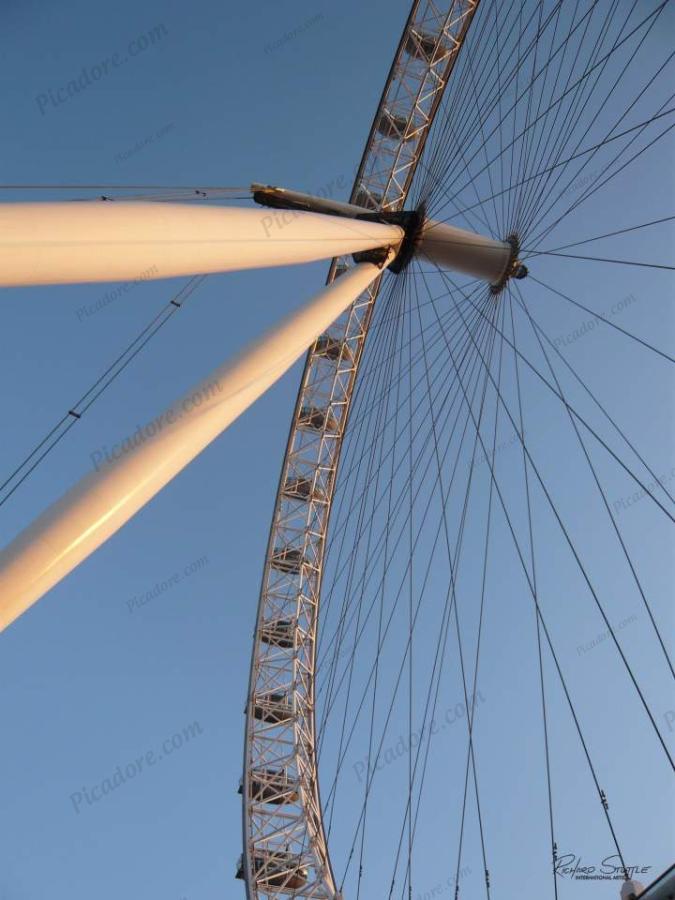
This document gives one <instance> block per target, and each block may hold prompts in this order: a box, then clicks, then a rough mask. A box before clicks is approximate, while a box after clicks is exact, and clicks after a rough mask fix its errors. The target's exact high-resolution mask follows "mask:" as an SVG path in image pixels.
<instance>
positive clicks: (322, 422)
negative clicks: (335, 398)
mask: <svg viewBox="0 0 675 900" xmlns="http://www.w3.org/2000/svg"><path fill="white" fill-rule="evenodd" d="M298 425H299V426H300V427H304V428H314V429H315V430H316V431H321V430H323V429H325V430H326V431H337V429H338V421H337V419H336V418H335V416H334V415H333V412H332V411H331V410H327V409H318V408H317V407H316V406H303V407H302V409H301V410H300V418H299V419H298Z"/></svg>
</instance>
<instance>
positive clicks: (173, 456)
mask: <svg viewBox="0 0 675 900" xmlns="http://www.w3.org/2000/svg"><path fill="white" fill-rule="evenodd" d="M392 257H393V253H390V259H391V258H392ZM381 271H382V270H381V269H380V268H379V267H378V266H376V265H373V264H372V263H359V264H358V265H356V266H355V267H354V268H353V269H351V270H350V271H349V272H347V273H345V274H344V275H343V276H342V277H341V278H338V279H337V280H336V281H334V282H332V283H331V284H330V285H328V287H326V288H324V289H323V290H322V291H320V292H319V293H318V294H316V295H315V296H314V297H313V298H312V300H310V302H309V303H307V304H306V305H305V306H303V307H302V308H301V309H300V310H298V311H297V312H294V313H292V314H291V315H289V316H287V317H286V319H284V320H283V321H282V322H281V324H280V325H278V326H276V327H275V328H274V329H272V330H271V331H270V332H268V333H267V334H266V335H265V336H264V337H262V338H261V339H260V340H258V341H256V342H255V343H254V344H252V345H251V346H250V347H249V348H248V349H246V350H245V351H244V352H243V353H241V354H240V355H239V356H238V357H236V358H235V360H234V361H230V362H227V363H225V364H224V365H222V366H221V367H219V368H218V369H216V371H215V372H213V374H212V375H211V376H210V377H209V378H207V379H205V380H204V381H202V382H201V383H200V384H199V385H197V386H196V387H195V388H194V389H193V390H191V391H189V392H188V393H187V394H185V395H184V396H183V397H182V398H181V399H180V400H178V401H177V402H176V403H174V404H173V405H172V406H171V407H169V409H168V410H166V411H165V412H164V413H163V414H162V415H161V416H159V417H158V418H157V419H155V420H153V422H151V423H149V424H148V425H147V426H146V427H145V428H144V429H137V432H136V434H135V435H134V437H133V438H130V439H129V440H128V442H122V448H123V449H122V450H121V451H120V452H119V453H118V454H117V458H112V457H110V458H109V459H107V460H106V461H105V462H104V463H103V465H101V466H100V467H99V468H98V470H97V471H95V472H92V473H90V474H89V475H87V476H86V477H85V478H83V479H82V480H81V481H80V482H79V483H78V484H76V485H75V486H74V487H73V488H71V489H70V490H69V491H68V492H67V493H66V494H65V495H64V496H63V497H62V498H61V499H60V500H58V501H57V502H56V503H55V504H53V505H52V506H51V507H50V508H49V509H47V510H46V512H44V513H43V514H42V515H41V516H40V517H39V518H38V519H37V520H36V521H35V522H34V523H33V524H32V525H30V526H29V527H28V528H27V529H26V530H25V531H23V532H22V533H21V534H20V535H19V536H18V537H17V538H15V540H14V541H13V542H12V543H11V544H10V545H9V546H8V547H7V548H6V549H5V550H4V551H3V552H2V553H1V554H0V629H4V628H5V627H6V626H7V625H9V624H10V623H11V622H12V621H14V619H16V618H17V617H18V616H19V615H21V613H23V612H24V611H25V610H26V609H27V608H28V607H29V606H31V604H33V603H35V601H36V600H38V599H39V598H40V597H42V596H43V594H45V593H46V591H48V590H49V589H50V588H51V587H53V586H54V585H55V584H57V583H58V582H59V581H60V580H61V579H62V578H64V577H65V576H66V575H67V574H68V573H69V572H71V571H72V570H73V569H74V568H75V567H76V566H77V565H78V564H79V563H80V562H82V561H83V560H84V559H86V558H87V557H88V556H89V555H90V554H91V553H93V552H94V550H96V548H97V547H99V546H100V545H101V544H102V543H103V542H104V541H106V540H107V539H108V538H109V537H110V536H111V535H112V534H114V533H115V532H116V531H117V530H118V529H119V528H121V527H122V525H124V523H125V522H127V521H128V520H129V519H130V518H131V517H132V516H133V515H134V514H135V513H136V512H138V510H139V509H141V507H142V506H144V505H145V504H146V503H147V502H148V501H149V500H151V499H152V497H154V496H155V494H157V493H158V491H160V490H161V488H163V487H164V485H165V484H167V483H168V482H169V481H170V480H171V479H172V478H174V477H175V476H176V475H177V474H178V472H180V471H181V469H183V468H184V467H185V466H186V465H187V464H188V463H189V462H191V460H193V459H194V458H195V457H196V456H197V455H198V454H199V453H200V452H201V451H202V450H203V449H204V448H205V447H206V446H207V445H208V444H209V443H211V441H213V440H214V438H216V437H217V436H218V435H219V434H220V433H221V432H222V431H224V430H225V428H227V426H228V425H229V424H230V423H231V422H233V421H234V419H236V418H237V416H239V415H240V414H241V413H242V412H244V410H245V409H247V408H248V407H249V406H250V405H251V404H252V403H253V402H254V401H255V400H256V399H257V398H258V397H260V395H261V394H263V393H264V392H265V391H266V390H267V388H269V387H270V385H272V384H273V383H274V382H275V381H276V380H277V379H278V378H279V377H280V376H281V375H283V373H284V372H286V370H287V369H289V368H290V366H291V365H292V364H293V363H294V362H295V361H296V360H297V359H299V357H300V356H301V355H302V354H303V353H304V352H305V351H306V350H307V348H308V346H309V345H310V344H312V343H313V342H314V341H315V340H316V338H317V337H318V336H319V335H320V334H321V333H322V332H323V331H324V330H325V329H326V328H327V327H328V326H329V325H330V324H331V322H333V321H334V320H335V319H336V318H337V317H338V316H339V315H340V314H341V313H343V312H344V310H345V309H346V308H347V307H349V306H350V305H351V304H352V303H353V302H354V300H355V299H356V298H357V297H358V296H359V295H360V294H361V293H362V292H363V291H364V290H366V288H367V287H368V286H369V285H370V284H371V283H372V282H373V281H374V280H375V279H376V278H377V277H378V276H379V275H380V274H381Z"/></svg>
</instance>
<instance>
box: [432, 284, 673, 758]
mask: <svg viewBox="0 0 675 900" xmlns="http://www.w3.org/2000/svg"><path fill="white" fill-rule="evenodd" d="M444 277H445V276H444ZM450 281H451V283H452V279H450ZM493 327H496V326H494V325H493ZM500 333H501V332H500ZM505 339H506V337H505ZM477 352H478V353H479V355H480V351H479V350H477ZM481 359H482V356H481ZM487 371H488V377H489V378H490V381H491V382H493V386H494V387H495V391H496V395H497V398H498V401H499V402H500V403H501V405H502V407H503V409H504V411H505V412H506V414H507V416H508V417H509V420H510V422H511V425H512V427H513V428H514V430H515V431H516V433H517V426H516V424H515V421H514V419H513V416H512V415H511V412H510V410H509V407H508V405H507V404H506V402H505V401H504V398H503V396H502V394H501V392H500V391H498V390H497V388H496V385H494V379H493V378H492V376H491V375H490V373H489V369H488V370H487ZM556 396H560V394H558V393H557V392H556ZM561 399H562V402H563V404H564V405H565V406H566V407H567V409H568V410H570V411H571V406H570V405H569V404H568V403H567V402H566V401H565V400H564V399H563V398H561ZM521 444H522V446H523V448H524V450H525V453H526V454H527V458H528V460H529V462H530V465H531V467H532V471H533V472H534V474H535V475H536V477H537V481H538V483H539V485H540V487H541V489H542V491H543V493H544V496H545V497H546V500H547V502H548V505H549V508H550V509H551V511H552V512H553V515H554V516H555V519H556V521H557V523H558V525H559V527H560V530H561V532H562V534H563V536H564V538H565V540H566V542H567V545H568V547H569V548H570V551H571V552H572V556H573V557H574V559H575V561H576V563H577V566H578V568H579V571H580V573H581V575H582V577H583V579H584V581H585V582H586V585H587V587H588V589H589V591H590V592H591V596H592V597H593V600H594V602H595V605H596V607H597V609H598V611H599V612H600V615H601V616H602V619H603V621H604V623H605V625H606V626H607V629H608V631H609V634H610V637H611V638H612V640H613V642H614V645H615V647H616V649H617V652H618V654H619V656H620V657H621V660H622V662H623V664H624V668H625V669H626V672H627V673H628V676H629V678H630V680H631V682H632V684H633V687H634V688H635V691H636V693H637V695H638V697H639V699H640V702H641V703H642V706H643V708H644V710H645V712H646V713H647V717H648V719H649V721H650V723H651V725H652V728H653V730H654V733H655V734H656V736H657V738H658V741H659V743H660V744H661V747H662V749H663V751H664V753H665V755H666V757H667V759H668V761H669V763H670V766H671V768H672V769H673V771H675V761H673V758H672V756H671V755H670V751H669V750H668V746H667V745H666V742H665V741H664V739H663V735H662V734H661V732H660V730H659V727H658V725H657V724H656V720H655V718H654V715H653V713H652V711H651V709H650V708H649V704H648V703H647V700H646V698H645V696H644V694H643V692H642V689H641V687H640V685H639V684H638V681H637V679H636V677H635V674H634V673H633V670H632V667H631V665H630V663H629V662H628V659H627V658H626V655H625V653H624V651H623V649H622V647H621V644H620V643H619V641H618V639H617V637H616V634H615V631H614V629H613V628H612V625H611V624H610V621H609V618H608V617H607V613H606V612H605V609H604V607H603V605H602V604H601V603H600V598H599V597H598V595H597V592H596V590H595V588H594V587H593V584H592V582H591V580H590V577H589V575H588V573H587V572H586V568H585V566H584V565H583V563H582V561H581V557H580V556H579V553H578V551H577V549H576V547H575V546H574V543H573V542H572V539H571V538H570V536H569V532H568V530H567V528H566V526H565V524H564V522H563V521H562V518H561V516H560V513H559V512H558V509H557V507H556V505H555V503H554V502H553V498H552V497H551V495H550V493H549V491H548V488H547V487H546V484H545V483H544V480H543V478H542V476H541V474H540V473H539V469H538V467H537V465H536V464H535V462H534V460H533V459H532V455H531V454H530V452H529V450H528V449H527V446H526V444H525V442H524V441H521Z"/></svg>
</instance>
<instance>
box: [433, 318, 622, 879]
mask: <svg viewBox="0 0 675 900" xmlns="http://www.w3.org/2000/svg"><path fill="white" fill-rule="evenodd" d="M493 327H494V325H493ZM448 351H449V352H450V353H451V351H450V349H449V348H448ZM478 353H479V355H480V351H478ZM451 356H452V353H451ZM481 358H482V357H481ZM453 365H454V358H453ZM483 365H484V368H485V371H486V374H487V376H488V378H490V380H492V378H491V375H490V369H489V366H487V365H486V364H485V363H484V364H483ZM458 378H460V382H461V377H460V376H459V375H458ZM496 397H497V398H499V393H497V392H496ZM466 402H467V406H468V410H469V413H470V415H471V417H472V418H474V416H473V412H472V410H471V406H470V405H469V404H468V401H466ZM502 406H503V407H504V409H505V411H506V412H507V414H508V408H507V407H505V406H504V404H502ZM474 423H475V419H474ZM477 434H478V438H479V440H480V442H481V448H482V451H483V456H484V457H485V458H486V459H487V458H488V456H487V452H486V449H485V446H484V443H483V439H482V438H481V436H480V431H479V430H477ZM522 446H523V448H524V449H525V448H526V445H525V443H524V441H523V443H522ZM526 452H527V451H526ZM528 459H529V461H530V464H531V465H532V460H531V458H530V457H529V452H528ZM533 470H534V466H533ZM490 477H491V479H492V480H493V482H494V486H495V490H496V491H497V496H498V498H499V502H500V506H501V508H502V511H503V513H504V516H505V518H506V522H507V525H508V528H509V532H510V533H511V537H512V539H513V542H514V545H515V547H516V552H517V555H518V559H519V561H520V564H521V567H522V569H523V572H524V574H525V578H526V580H527V583H528V587H529V589H530V593H531V595H532V598H533V600H534V602H535V606H536V609H537V615H538V616H539V618H540V621H541V624H542V628H543V630H544V634H545V635H546V640H547V643H548V646H549V649H550V651H551V655H552V657H553V660H554V662H555V665H556V669H557V671H558V675H559V678H560V682H561V685H562V687H563V691H564V693H565V697H566V699H567V702H568V705H569V707H570V712H571V713H572V718H573V720H574V723H575V727H576V729H577V733H578V735H579V738H580V741H581V744H582V747H583V750H584V754H585V756H586V760H587V762H588V766H589V770H590V772H591V775H592V778H593V781H594V783H595V787H596V790H597V792H598V798H599V799H600V802H601V805H602V808H603V810H604V814H605V818H606V821H607V824H608V827H609V829H610V833H611V835H612V840H613V842H614V846H615V847H616V850H617V853H618V855H619V859H620V861H621V866H622V869H623V872H624V875H625V877H626V879H627V878H628V869H627V868H626V864H625V861H624V857H623V853H622V851H621V848H620V846H619V843H618V839H617V836H616V833H615V830H614V826H613V823H612V821H611V818H610V816H609V806H608V804H607V803H606V799H605V794H604V792H603V791H602V789H601V788H600V783H599V781H598V778H597V774H596V771H595V767H594V766H593V762H592V760H591V757H590V753H589V750H588V746H587V744H586V741H585V739H584V737H583V733H582V731H581V725H580V723H579V719H578V717H577V714H576V710H575V708H574V704H573V703H572V698H571V695H570V694H569V691H568V689H567V685H566V682H565V679H564V676H563V674H562V670H561V668H560V665H559V663H558V658H557V655H556V653H555V651H554V649H553V644H552V642H551V638H550V635H549V631H548V628H547V627H546V623H545V621H544V619H543V616H542V614H541V609H540V606H539V604H538V601H537V597H536V594H535V592H534V587H533V584H532V582H531V579H530V575H529V572H528V570H527V566H526V564H525V560H524V557H523V553H522V551H521V548H520V544H519V542H518V538H517V537H516V533H515V530H514V527H513V524H512V522H511V518H510V516H509V514H508V509H507V507H506V503H505V501H504V498H503V496H502V492H501V489H500V487H499V484H498V482H497V480H496V476H495V474H494V470H493V468H492V465H491V464H490Z"/></svg>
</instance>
